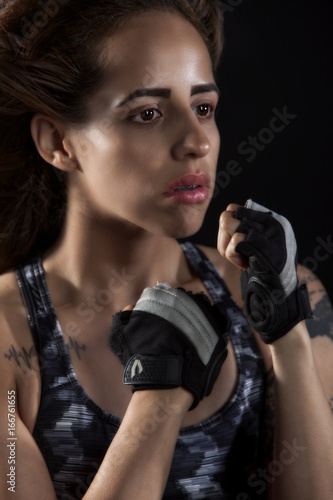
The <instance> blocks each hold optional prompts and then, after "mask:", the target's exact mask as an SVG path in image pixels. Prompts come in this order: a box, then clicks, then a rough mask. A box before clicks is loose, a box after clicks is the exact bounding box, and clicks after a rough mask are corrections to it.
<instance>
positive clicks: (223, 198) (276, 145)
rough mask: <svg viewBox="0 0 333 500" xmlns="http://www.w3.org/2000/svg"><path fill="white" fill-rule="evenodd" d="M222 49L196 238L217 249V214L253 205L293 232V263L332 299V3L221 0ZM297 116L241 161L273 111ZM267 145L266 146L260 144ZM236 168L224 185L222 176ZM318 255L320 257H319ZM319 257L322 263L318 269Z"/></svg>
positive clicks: (266, 124) (287, 0)
mask: <svg viewBox="0 0 333 500" xmlns="http://www.w3.org/2000/svg"><path fill="white" fill-rule="evenodd" d="M223 5H224V11H225V47H224V52H223V56H222V61H221V66H220V68H219V71H218V85H219V88H220V90H221V103H220V106H219V110H218V115H217V122H218V126H219V129H220V132H221V152H220V159H219V165H218V179H219V182H218V184H217V189H216V194H215V196H214V198H213V200H212V203H211V206H210V208H209V210H208V213H207V217H206V221H205V223H204V225H203V228H202V230H201V231H200V232H199V233H197V235H195V237H193V238H192V240H193V241H196V242H198V243H202V244H206V245H210V246H215V245H216V237H217V229H218V220H219V216H220V213H221V212H222V211H223V210H224V209H225V208H226V206H227V205H228V204H229V203H231V202H235V203H240V204H243V203H244V202H245V201H246V199H248V198H250V197H251V198H252V199H253V200H255V201H256V202H258V203H260V204H262V205H264V206H266V207H268V208H270V209H272V210H274V211H276V212H278V213H280V214H282V215H284V216H285V217H287V218H288V219H289V220H290V222H291V223H292V225H293V228H294V231H295V234H296V238H297V241H298V248H299V262H301V263H304V264H306V265H307V266H308V267H309V268H310V269H311V270H313V271H314V272H315V273H316V274H317V275H318V276H319V278H320V279H321V280H322V281H323V283H324V285H325V286H326V288H327V290H328V292H329V295H330V297H331V299H332V297H333V279H332V278H333V248H332V249H331V250H330V248H329V247H328V249H327V248H326V249H324V248H321V249H320V251H319V252H318V247H319V246H320V242H322V241H324V242H327V241H328V242H329V241H332V243H333V223H332V220H331V215H332V205H333V204H332V199H333V190H332V181H333V172H332V148H333V128H332V126H331V123H332V120H333V106H332V76H331V73H332V46H333V45H332V42H333V36H332V31H333V29H332V20H333V19H332V14H333V7H332V5H331V2H330V0H326V1H322V0H319V1H316V2H310V1H307V0H278V1H276V0H226V1H225V2H223ZM284 108H285V109H286V110H287V112H288V114H292V115H296V118H294V119H290V120H289V121H290V123H289V124H288V125H286V126H285V128H284V130H283V131H281V132H275V133H274V136H273V137H272V134H271V136H269V135H267V133H265V132H264V133H263V135H259V136H260V137H263V138H264V140H265V139H266V138H267V140H269V141H270V142H268V143H267V144H262V143H261V142H260V141H259V145H260V144H261V147H262V146H264V149H263V150H262V151H257V150H256V156H255V158H253V157H254V154H253V155H252V154H250V153H249V152H247V153H246V151H247V150H248V148H249V147H251V146H245V145H243V147H242V149H241V150H239V146H240V145H241V144H242V143H244V141H245V142H248V137H249V136H253V137H258V133H261V131H262V129H264V128H269V126H270V121H271V119H272V118H273V116H274V111H273V110H274V109H277V110H278V111H280V112H281V113H282V112H283V109H284ZM280 124H281V121H278V122H276V125H280ZM266 142H267V141H266ZM232 160H234V161H235V162H237V163H238V164H239V166H238V167H237V169H236V171H237V172H238V174H237V175H231V176H230V179H229V181H228V178H227V176H226V175H225V173H222V172H223V171H226V169H227V168H228V165H230V162H231V161H232ZM316 250H317V251H316ZM318 256H319V260H318Z"/></svg>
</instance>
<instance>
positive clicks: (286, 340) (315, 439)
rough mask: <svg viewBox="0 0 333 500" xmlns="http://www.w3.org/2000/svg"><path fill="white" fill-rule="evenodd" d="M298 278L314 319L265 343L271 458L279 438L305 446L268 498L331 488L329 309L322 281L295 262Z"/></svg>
mask: <svg viewBox="0 0 333 500" xmlns="http://www.w3.org/2000/svg"><path fill="white" fill-rule="evenodd" d="M298 276H299V280H300V281H301V282H305V283H306V284H307V287H308V290H309V295H310V301H311V306H312V309H313V312H314V319H313V320H308V321H306V326H307V330H306V326H305V325H304V324H300V325H299V326H300V328H299V330H297V329H294V330H296V331H292V332H290V333H291V334H292V335H289V334H288V335H286V336H285V337H283V338H281V339H280V342H279V341H278V342H276V343H275V344H273V345H272V347H271V350H272V357H273V363H274V372H275V406H276V410H275V413H276V425H275V446H274V448H275V456H274V458H275V459H278V456H279V454H280V453H282V449H283V445H282V442H283V440H284V439H286V440H288V438H289V440H292V439H296V442H297V446H298V445H299V446H300V448H301V447H304V448H306V449H305V450H303V451H302V452H301V451H300V450H299V452H297V451H296V450H295V455H297V457H296V456H295V460H294V462H293V463H292V464H290V466H289V465H286V466H285V468H284V471H283V476H284V478H283V481H282V477H281V481H280V482H279V481H276V486H275V488H274V490H273V491H274V495H275V496H273V498H274V499H275V498H286V499H288V498H289V497H288V494H289V495H291V496H293V495H294V496H293V498H295V499H297V498H302V499H306V498H330V497H331V496H332V487H333V485H332V472H331V471H332V465H333V458H332V452H331V446H330V443H332V441H331V439H332V437H333V436H332V434H333V420H332V419H333V416H332V412H331V409H330V405H329V401H330V400H332V396H333V377H332V366H333V310H332V306H331V304H330V301H329V298H328V296H327V293H326V291H325V289H324V287H323V285H322V284H321V282H320V281H319V280H318V279H317V278H316V276H314V275H313V273H311V272H310V271H309V270H307V269H305V268H302V267H301V266H299V270H298ZM309 334H310V335H309ZM287 377H288V383H287ZM288 400H291V401H290V403H288ZM288 405H289V406H288ZM284 409H286V410H287V411H284ZM294 429H296V430H297V434H296V432H295V431H294ZM292 434H294V436H292ZM301 440H303V444H302V441H301ZM290 442H291V441H290ZM289 476H291V477H289ZM294 477H299V478H300V479H299V485H298V488H299V490H300V493H299V496H295V491H293V495H292V492H291V491H289V493H288V491H286V489H288V483H289V484H294V482H292V483H291V482H290V481H294ZM305 478H307V479H306V480H304V479H305ZM295 481H296V480H295ZM280 483H281V484H280ZM289 490H290V487H289Z"/></svg>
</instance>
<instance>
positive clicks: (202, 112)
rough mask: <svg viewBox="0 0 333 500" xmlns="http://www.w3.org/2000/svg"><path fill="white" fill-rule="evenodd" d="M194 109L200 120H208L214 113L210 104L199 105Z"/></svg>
mask: <svg viewBox="0 0 333 500" xmlns="http://www.w3.org/2000/svg"><path fill="white" fill-rule="evenodd" d="M195 109H196V114H197V115H198V116H199V117H200V118H210V117H211V116H212V115H213V113H214V108H213V106H211V105H210V104H200V105H199V106H197V107H196V108H195Z"/></svg>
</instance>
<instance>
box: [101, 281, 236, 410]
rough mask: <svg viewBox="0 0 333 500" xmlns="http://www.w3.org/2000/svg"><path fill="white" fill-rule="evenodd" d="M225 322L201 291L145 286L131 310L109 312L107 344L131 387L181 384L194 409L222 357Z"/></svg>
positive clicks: (213, 378) (206, 391) (212, 380)
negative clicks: (109, 324)
mask: <svg viewBox="0 0 333 500" xmlns="http://www.w3.org/2000/svg"><path fill="white" fill-rule="evenodd" d="M227 343H228V324H227V319H226V317H225V316H224V314H223V313H222V309H221V306H220V305H219V304H215V305H213V306H212V305H211V304H210V301H209V299H208V297H206V296H205V295H204V294H192V293H191V292H186V291H185V290H183V289H179V288H177V289H175V290H172V289H170V288H167V287H166V286H165V285H158V286H156V287H152V288H146V289H145V290H144V291H143V293H142V295H141V297H140V299H139V301H138V302H137V304H136V306H135V308H134V310H133V311H123V312H119V313H118V314H116V315H115V317H114V320H113V324H112V328H111V332H110V337H109V342H108V344H109V347H110V348H111V350H112V351H113V352H114V354H115V355H116V356H117V357H118V358H119V359H120V361H121V362H122V364H123V365H124V366H125V371H124V379H123V382H124V383H125V384H130V385H132V390H133V392H134V391H137V390H146V389H166V388H173V387H178V386H185V387H186V388H187V389H188V390H189V391H191V392H192V393H193V395H194V398H195V399H194V403H193V405H192V407H191V408H190V409H193V408H195V407H196V406H197V405H198V403H199V401H200V400H201V399H203V398H204V397H205V396H208V395H209V394H210V392H211V390H212V388H213V385H214V383H215V381H216V378H217V377H218V374H219V372H220V370H221V366H222V364H223V362H224V360H225V358H226V356H227Z"/></svg>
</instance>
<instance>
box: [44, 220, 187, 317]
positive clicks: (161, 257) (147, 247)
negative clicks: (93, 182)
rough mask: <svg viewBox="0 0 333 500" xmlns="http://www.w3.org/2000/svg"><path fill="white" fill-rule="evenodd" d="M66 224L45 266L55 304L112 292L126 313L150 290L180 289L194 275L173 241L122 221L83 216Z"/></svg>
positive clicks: (49, 253) (47, 254) (46, 259)
mask: <svg viewBox="0 0 333 500" xmlns="http://www.w3.org/2000/svg"><path fill="white" fill-rule="evenodd" d="M79 219H80V220H78V218H73V217H72V218H71V219H69V218H68V220H67V222H66V224H65V227H64V230H63V232H62V234H61V236H60V238H59V239H58V241H57V243H56V244H55V245H54V246H53V247H52V248H51V249H50V250H49V251H48V252H47V253H46V254H45V258H44V267H45V271H46V274H47V275H48V279H49V280H51V282H50V284H51V285H52V283H54V285H55V286H53V287H52V291H53V295H55V294H56V296H53V300H54V302H57V303H58V304H62V305H66V304H71V303H73V302H79V301H80V300H82V297H85V296H90V295H95V294H96V293H97V292H98V291H101V290H109V291H111V293H113V295H114V297H115V298H116V302H117V303H119V307H120V308H122V307H124V306H125V305H127V304H134V303H135V302H136V301H137V300H138V298H139V296H140V294H141V292H142V290H143V289H144V288H145V287H146V286H154V285H156V283H157V282H168V283H170V285H171V286H179V285H180V284H182V283H185V282H186V281H188V280H189V279H190V274H191V271H190V269H189V267H188V266H187V265H185V266H184V265H183V264H184V261H186V259H185V257H184V255H183V252H182V250H181V248H180V246H179V244H178V243H177V241H176V240H175V239H173V238H168V237H165V236H158V235H155V234H152V233H149V232H147V231H145V230H143V229H141V228H138V227H137V226H134V225H132V224H130V223H127V222H124V221H120V220H110V219H108V220H107V221H103V220H100V219H98V220H96V219H95V220H94V219H93V218H92V217H91V216H87V215H83V214H82V216H80V217H79Z"/></svg>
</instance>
